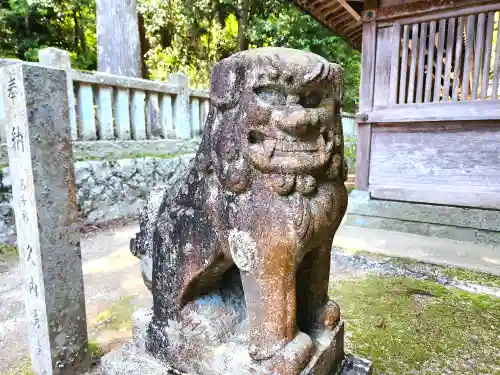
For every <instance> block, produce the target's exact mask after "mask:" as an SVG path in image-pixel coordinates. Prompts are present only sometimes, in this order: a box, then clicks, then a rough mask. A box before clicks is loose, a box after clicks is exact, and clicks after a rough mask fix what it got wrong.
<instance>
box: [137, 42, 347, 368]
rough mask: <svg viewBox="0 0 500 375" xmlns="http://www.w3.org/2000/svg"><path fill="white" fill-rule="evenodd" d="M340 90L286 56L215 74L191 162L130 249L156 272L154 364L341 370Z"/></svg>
mask: <svg viewBox="0 0 500 375" xmlns="http://www.w3.org/2000/svg"><path fill="white" fill-rule="evenodd" d="M341 81H342V77H341V69H340V67H339V66H337V65H335V64H331V63H329V62H327V61H326V60H324V59H323V58H321V57H319V56H317V55H315V54H312V53H309V52H303V51H297V50H291V49H284V48H261V49H253V50H249V51H244V52H240V53H237V54H235V55H233V56H231V57H229V58H227V59H224V60H222V61H221V62H219V63H218V64H217V65H216V66H215V67H214V70H213V72H212V79H211V109H210V113H209V116H208V120H207V123H206V125H205V128H204V132H203V138H202V143H201V145H200V148H199V150H198V152H197V154H196V157H195V159H194V160H193V163H192V165H191V167H190V169H189V170H188V171H187V172H186V174H185V176H184V180H183V181H184V182H183V184H182V185H181V186H180V187H179V189H178V190H177V191H174V192H169V193H168V194H165V195H164V196H163V199H162V201H161V204H159V207H158V208H157V209H158V211H157V214H156V215H152V214H151V212H150V210H151V207H150V206H148V207H147V209H148V210H149V211H148V212H147V213H146V214H145V215H143V220H142V221H141V228H140V232H139V233H138V234H137V236H136V238H135V239H134V240H133V241H132V248H133V251H134V253H135V254H137V255H138V256H140V257H145V258H151V259H152V265H153V272H152V274H151V273H144V275H145V280H146V282H147V283H148V284H149V283H150V285H151V290H152V294H153V299H154V306H153V314H152V320H151V323H150V324H149V328H148V332H147V336H148V338H147V342H146V348H147V350H148V352H149V353H151V354H152V355H153V356H154V357H156V358H158V359H161V360H162V361H164V362H165V363H166V364H168V365H170V366H172V367H174V368H176V369H178V370H180V371H184V372H187V373H189V374H193V375H194V374H196V375H215V374H234V375H236V374H257V375H261V374H262V375H263V374H279V375H298V374H303V375H305V374H330V373H332V374H333V373H335V372H336V371H337V370H338V368H339V367H340V365H341V362H342V361H343V359H344V352H343V324H342V322H341V321H340V308H339V306H338V305H337V304H336V303H335V302H334V301H331V300H329V298H328V278H329V271H330V254H331V245H332V241H333V236H334V234H335V232H336V230H337V228H338V227H339V225H340V222H341V220H342V218H343V216H344V214H345V211H346V208H347V191H346V188H345V186H344V181H345V180H346V177H347V166H346V164H345V162H344V155H343V153H344V147H343V134H342V125H341V118H340V101H341V90H342V87H341ZM147 275H150V276H149V277H151V280H148V276H147Z"/></svg>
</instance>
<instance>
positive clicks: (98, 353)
mask: <svg viewBox="0 0 500 375" xmlns="http://www.w3.org/2000/svg"><path fill="white" fill-rule="evenodd" d="M88 349H89V352H90V356H91V357H92V358H101V357H102V356H103V355H104V354H105V353H104V350H103V349H102V348H101V345H99V343H98V342H97V341H94V340H89V342H88Z"/></svg>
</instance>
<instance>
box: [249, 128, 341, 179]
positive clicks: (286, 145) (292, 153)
mask: <svg viewBox="0 0 500 375" xmlns="http://www.w3.org/2000/svg"><path fill="white" fill-rule="evenodd" d="M309 138H311V137H309ZM248 146H249V158H250V161H251V162H252V163H253V164H254V165H255V166H256V167H257V168H258V169H260V170H262V171H263V172H288V173H295V172H300V173H304V172H310V171H313V170H315V169H317V168H319V167H322V166H323V165H324V164H325V163H326V162H327V161H328V159H329V158H330V156H331V154H332V151H333V146H334V134H333V131H328V132H326V131H325V132H322V133H320V134H319V135H317V136H316V137H314V138H313V139H299V138H290V137H279V136H274V135H269V134H264V133H262V132H259V131H255V130H252V131H250V132H249V134H248Z"/></svg>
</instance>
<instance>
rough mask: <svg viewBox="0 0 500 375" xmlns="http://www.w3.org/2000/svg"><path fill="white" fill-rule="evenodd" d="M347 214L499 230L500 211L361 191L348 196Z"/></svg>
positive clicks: (355, 191)
mask: <svg viewBox="0 0 500 375" xmlns="http://www.w3.org/2000/svg"><path fill="white" fill-rule="evenodd" d="M347 213H348V214H350V215H362V216H374V217H381V218H387V219H398V220H404V221H409V222H416V223H429V224H440V225H448V226H454V227H462V228H474V229H480V230H487V231H498V232H500V211H495V210H481V209H476V208H465V207H451V206H440V205H429V204H420V203H409V202H396V201H386V200H379V199H371V198H370V193H369V192H367V191H361V190H354V191H352V192H351V194H350V195H349V206H348V209H347Z"/></svg>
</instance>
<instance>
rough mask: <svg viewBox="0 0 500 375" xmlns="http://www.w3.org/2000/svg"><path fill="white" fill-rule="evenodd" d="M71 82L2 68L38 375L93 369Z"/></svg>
mask: <svg viewBox="0 0 500 375" xmlns="http://www.w3.org/2000/svg"><path fill="white" fill-rule="evenodd" d="M67 80H68V78H67V74H66V72H65V71H63V70H56V69H49V68H45V67H42V66H39V65H36V64H26V63H16V64H12V65H9V66H6V67H3V68H0V96H2V97H3V103H4V107H5V108H4V109H5V115H6V119H5V124H1V125H4V126H6V130H7V131H6V134H7V148H8V153H9V167H10V174H11V178H12V194H13V201H12V205H13V207H14V212H15V217H16V228H17V241H18V248H19V256H20V261H21V268H22V277H23V289H24V300H25V307H26V323H27V326H28V340H29V347H30V353H31V362H32V367H33V371H34V373H35V374H36V375H79V374H83V373H85V372H86V371H87V370H88V369H89V368H90V364H91V363H90V353H88V348H87V324H86V310H85V293H84V286H83V274H82V257H81V250H80V223H79V220H78V208H77V202H76V184H75V176H74V168H73V149H72V147H71V130H70V120H69V116H68V89H67Z"/></svg>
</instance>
